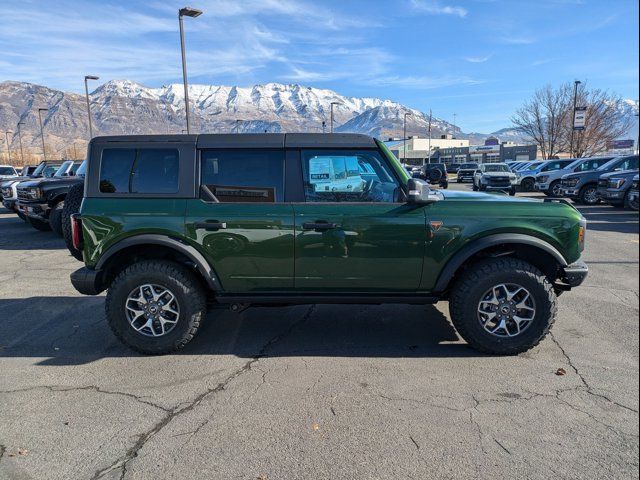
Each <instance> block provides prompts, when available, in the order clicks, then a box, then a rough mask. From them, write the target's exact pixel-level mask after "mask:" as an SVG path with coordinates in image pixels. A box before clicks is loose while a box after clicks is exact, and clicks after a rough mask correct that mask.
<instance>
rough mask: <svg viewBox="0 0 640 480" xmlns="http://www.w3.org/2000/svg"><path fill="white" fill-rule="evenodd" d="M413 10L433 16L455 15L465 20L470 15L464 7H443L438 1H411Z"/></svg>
mask: <svg viewBox="0 0 640 480" xmlns="http://www.w3.org/2000/svg"><path fill="white" fill-rule="evenodd" d="M410 1H411V5H412V6H413V8H414V9H415V10H417V11H419V12H424V13H428V14H431V15H455V16H458V17H460V18H464V17H466V16H467V14H468V13H469V12H468V10H467V9H466V8H464V7H460V6H453V5H442V4H440V3H439V2H437V1H436V0H410Z"/></svg>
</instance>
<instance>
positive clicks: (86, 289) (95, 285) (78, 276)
mask: <svg viewBox="0 0 640 480" xmlns="http://www.w3.org/2000/svg"><path fill="white" fill-rule="evenodd" d="M70 277H71V284H72V285H73V287H74V288H75V289H76V290H77V291H78V292H80V293H82V294H83V295H98V294H99V293H100V292H102V291H103V290H104V287H103V286H102V270H92V269H90V268H87V267H82V268H79V269H78V270H76V271H75V272H72V273H71V275H70Z"/></svg>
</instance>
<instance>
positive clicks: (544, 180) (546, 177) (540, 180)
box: [536, 175, 549, 183]
mask: <svg viewBox="0 0 640 480" xmlns="http://www.w3.org/2000/svg"><path fill="white" fill-rule="evenodd" d="M536 180H537V181H538V183H547V180H549V175H542V176H540V177H537V178H536Z"/></svg>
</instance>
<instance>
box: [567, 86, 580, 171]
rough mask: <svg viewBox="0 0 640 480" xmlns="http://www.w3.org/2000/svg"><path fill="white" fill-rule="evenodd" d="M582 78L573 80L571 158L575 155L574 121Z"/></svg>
mask: <svg viewBox="0 0 640 480" xmlns="http://www.w3.org/2000/svg"><path fill="white" fill-rule="evenodd" d="M580 83H582V82H580V80H576V81H575V82H573V84H574V87H573V116H572V117H571V144H570V146H569V158H572V157H573V129H574V122H575V121H576V101H577V99H578V85H580Z"/></svg>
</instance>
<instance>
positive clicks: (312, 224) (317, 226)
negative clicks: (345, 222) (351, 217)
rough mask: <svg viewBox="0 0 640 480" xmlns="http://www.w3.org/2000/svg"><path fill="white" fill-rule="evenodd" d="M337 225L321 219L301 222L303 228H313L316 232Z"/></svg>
mask: <svg viewBox="0 0 640 480" xmlns="http://www.w3.org/2000/svg"><path fill="white" fill-rule="evenodd" d="M337 226H338V225H337V224H335V223H330V222H323V221H321V220H316V221H315V222H305V223H303V224H302V228H303V229H304V230H315V231H316V232H321V231H324V230H331V229H332V228H336V227H337Z"/></svg>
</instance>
